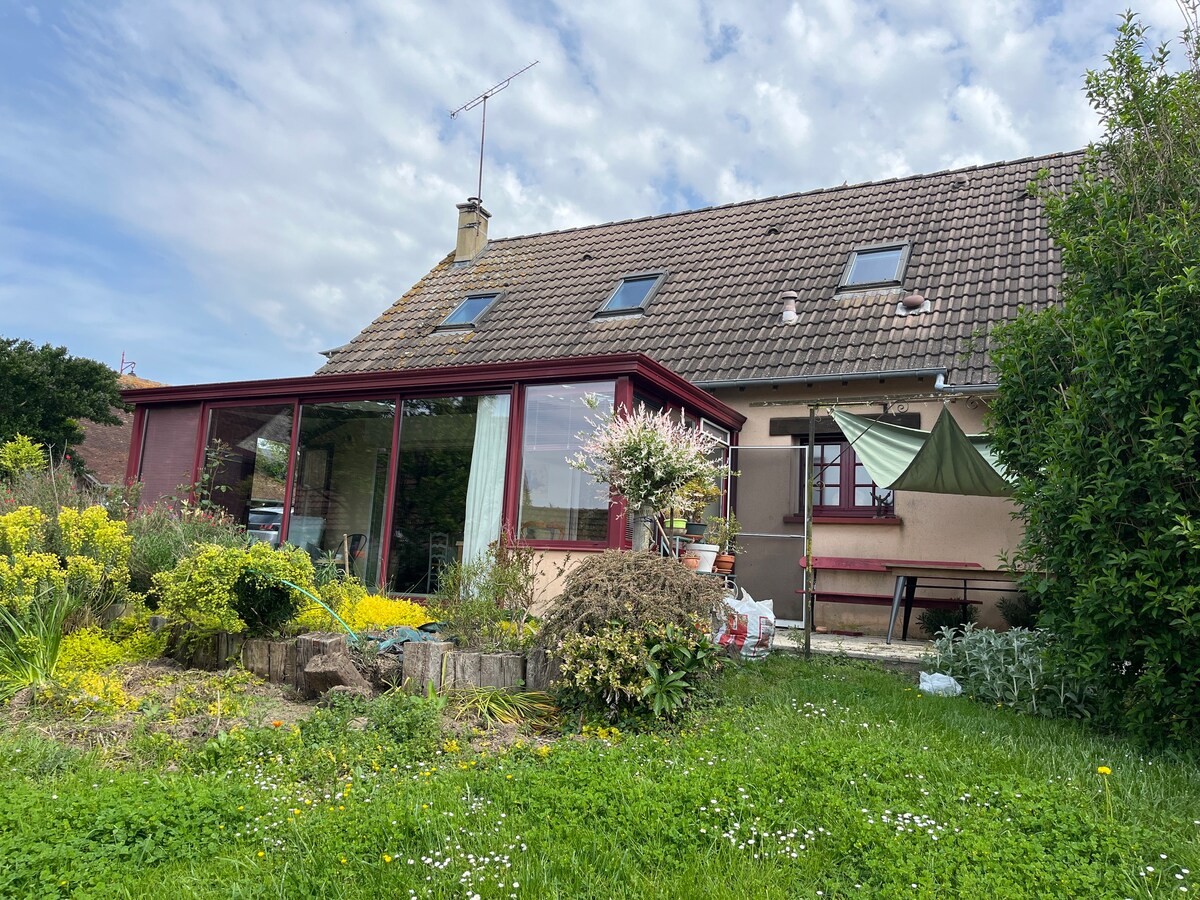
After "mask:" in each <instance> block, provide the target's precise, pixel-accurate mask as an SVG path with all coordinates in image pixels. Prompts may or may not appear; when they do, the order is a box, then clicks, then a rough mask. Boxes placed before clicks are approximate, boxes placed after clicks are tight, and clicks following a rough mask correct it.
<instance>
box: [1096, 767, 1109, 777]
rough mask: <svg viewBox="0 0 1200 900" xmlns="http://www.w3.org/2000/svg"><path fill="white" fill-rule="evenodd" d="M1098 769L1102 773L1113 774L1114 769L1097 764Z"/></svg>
mask: <svg viewBox="0 0 1200 900" xmlns="http://www.w3.org/2000/svg"><path fill="white" fill-rule="evenodd" d="M1096 771H1097V772H1099V773H1100V774H1101V775H1111V774H1112V769H1110V768H1109V767H1108V766H1097V767H1096Z"/></svg>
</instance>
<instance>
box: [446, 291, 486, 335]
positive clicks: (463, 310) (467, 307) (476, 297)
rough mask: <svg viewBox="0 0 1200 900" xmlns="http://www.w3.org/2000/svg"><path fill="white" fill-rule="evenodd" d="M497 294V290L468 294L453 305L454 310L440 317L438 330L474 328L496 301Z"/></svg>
mask: <svg viewBox="0 0 1200 900" xmlns="http://www.w3.org/2000/svg"><path fill="white" fill-rule="evenodd" d="M499 296H500V294H499V292H497V293H491V294H469V295H468V296H467V299H465V300H463V302H462V303H460V304H458V306H456V307H454V312H452V313H450V315H448V316H446V318H444V319H442V321H441V322H440V323H439V324H438V326H437V327H438V330H439V331H440V330H442V329H446V330H454V331H462V330H465V329H470V328H474V327H475V326H476V325H478V324H479V320H480V319H482V318H483V317H484V315H486V314H487V311H488V310H489V309H491V308H492V304H493V303H495V302H496V298H497V297H499Z"/></svg>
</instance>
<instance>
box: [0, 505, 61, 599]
mask: <svg viewBox="0 0 1200 900" xmlns="http://www.w3.org/2000/svg"><path fill="white" fill-rule="evenodd" d="M0 518H2V517H0ZM66 581H67V573H66V571H65V570H64V569H63V567H62V565H61V564H60V562H59V559H58V557H57V556H55V555H54V554H53V553H17V554H14V555H12V556H8V557H5V556H0V603H2V604H3V605H4V607H5V608H6V609H8V610H9V612H12V613H14V614H16V615H23V614H24V613H25V611H26V610H28V609H29V606H30V604H31V603H32V602H33V601H34V599H35V598H36V597H38V596H40V595H41V594H42V593H43V592H46V591H49V592H50V593H57V592H59V591H61V590H63V589H64V588H65V587H66Z"/></svg>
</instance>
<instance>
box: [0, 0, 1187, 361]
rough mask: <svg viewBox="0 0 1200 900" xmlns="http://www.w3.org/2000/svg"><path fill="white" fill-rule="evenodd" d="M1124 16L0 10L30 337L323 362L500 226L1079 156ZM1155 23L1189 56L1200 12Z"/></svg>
mask: <svg viewBox="0 0 1200 900" xmlns="http://www.w3.org/2000/svg"><path fill="white" fill-rule="evenodd" d="M1122 8H1123V7H1122V6H1121V5H1113V6H1111V7H1109V6H1106V4H1105V3H1104V2H1103V0H1062V2H1059V3H1033V2H1020V0H963V2H957V3H956V2H948V0H906V2H903V3H890V4H889V3H878V2H864V0H802V2H795V3H788V2H768V0H763V2H752V3H747V2H744V0H738V2H719V0H694V2H693V0H664V2H661V3H654V4H647V3H639V2H633V0H628V2H624V0H613V2H605V3H603V4H600V3H570V4H567V3H561V4H559V3H553V2H548V0H542V2H525V3H518V2H492V3H487V4H479V3H465V2H439V3H433V2H423V3H417V2H399V0H350V2H343V3H336V4H334V3H328V2H323V3H317V2H307V0H294V2H288V3H283V2H255V0H207V2H206V0H154V2H150V0H140V2H105V0H89V2H70V0H59V2H41V0H0V122H2V123H3V125H2V126H0V334H2V335H3V336H5V337H20V338H28V339H30V340H33V341H35V342H37V343H42V342H50V343H53V344H56V345H65V346H66V347H67V348H68V349H69V350H70V351H71V352H72V353H74V354H76V355H80V356H88V357H92V358H95V359H99V360H102V361H104V362H106V363H108V364H109V365H111V366H113V367H114V368H115V367H116V366H117V365H118V363H119V361H120V359H121V354H122V352H124V353H125V354H126V356H127V358H129V359H132V360H134V361H136V363H137V374H139V375H141V376H143V377H145V378H150V379H153V380H156V381H164V382H168V383H171V384H183V383H191V382H207V381H232V380H240V379H249V378H271V377H282V376H289V375H303V374H308V373H311V372H312V371H313V370H314V369H316V368H317V366H319V365H320V363H321V361H322V358H321V357H320V356H319V355H318V351H320V350H322V349H325V348H329V347H334V346H337V345H339V344H342V343H344V342H345V341H347V340H349V338H351V337H352V336H353V335H354V334H356V333H357V332H358V330H359V329H361V328H362V327H363V326H364V325H366V324H367V323H368V322H369V321H370V320H371V319H373V318H374V317H375V316H376V315H377V314H378V313H380V312H381V311H382V310H383V309H384V308H386V306H387V305H388V304H390V303H391V301H392V300H394V299H395V298H396V297H398V296H400V295H401V294H403V293H404V291H405V290H407V288H408V287H409V286H410V285H411V284H412V283H413V282H415V281H416V280H417V279H418V278H420V276H421V275H423V274H424V273H425V272H426V271H427V270H428V269H429V268H431V267H432V266H433V265H434V264H436V263H437V262H438V261H439V260H440V259H441V258H442V257H443V256H444V255H445V254H446V253H447V252H449V251H450V250H451V249H453V243H454V229H455V221H456V212H455V208H454V204H455V203H458V202H461V201H462V200H464V199H465V198H466V197H467V196H468V195H469V194H472V193H474V190H475V185H476V178H477V172H476V166H477V162H478V138H479V118H478V115H479V111H478V110H476V111H474V112H472V113H467V114H465V115H463V116H461V117H459V118H458V119H455V120H451V119H450V118H449V116H448V115H447V114H448V112H449V110H451V109H453V108H455V107H457V106H459V105H461V104H463V103H465V102H466V101H468V100H469V99H471V98H472V97H473V96H475V95H477V94H479V93H480V92H482V91H483V90H484V89H486V88H488V87H490V86H491V85H492V84H494V83H495V82H497V81H499V80H501V79H502V78H504V77H506V76H507V75H508V74H510V73H511V72H514V71H516V70H518V69H520V68H521V67H523V66H525V65H526V64H528V63H529V62H531V61H533V60H535V59H536V60H539V64H538V65H537V66H536V67H535V68H533V69H531V70H530V71H529V72H527V73H525V74H524V75H522V76H521V77H520V78H519V79H517V80H516V81H514V82H513V84H512V85H511V86H510V87H509V88H508V89H507V90H506V91H504V92H502V93H500V94H498V95H497V96H496V98H495V99H494V100H492V101H491V102H490V103H489V105H488V107H489V108H488V153H487V164H486V168H485V174H484V203H485V205H486V206H487V207H488V209H489V210H490V211H491V212H492V214H493V218H492V221H491V234H492V236H493V237H503V236H507V235H516V234H527V233H530V232H536V231H544V230H548V229H553V228H563V227H573V226H578V225H585V224H589V223H594V222H603V221H610V220H613V219H624V218H631V217H636V216H643V215H651V214H654V213H660V212H670V211H674V210H678V209H685V208H689V207H695V206H700V205H709V204H713V203H726V202H734V201H738V200H745V199H750V198H753V197H762V196H770V195H775V194H782V193H790V192H793V191H801V190H808V189H812V188H820V187H827V186H830V185H835V184H841V183H842V182H844V181H849V182H851V183H854V182H859V181H870V180H878V179H883V178H890V177H895V176H901V175H907V174H912V173H917V172H929V171H937V170H940V169H945V168H949V167H955V166H961V165H972V164H976V163H985V162H991V161H994V160H999V159H1015V158H1019V157H1023V156H1029V155H1033V154H1041V153H1049V152H1054V151H1059V150H1071V149H1076V148H1078V147H1080V146H1083V145H1084V144H1086V143H1087V141H1088V140H1090V139H1091V138H1093V137H1095V136H1096V133H1097V126H1096V120H1095V117H1094V115H1093V114H1092V112H1091V111H1090V110H1089V109H1088V107H1087V104H1086V101H1085V98H1084V96H1083V93H1082V90H1081V86H1082V76H1083V73H1084V71H1085V69H1087V68H1088V67H1096V66H1099V65H1101V64H1102V60H1103V54H1104V52H1105V51H1106V50H1107V49H1109V47H1110V46H1111V43H1112V32H1113V29H1114V27H1115V25H1116V23H1117V21H1118V14H1119V12H1120V10H1121V9H1122ZM1139 12H1140V13H1141V15H1142V18H1143V20H1144V21H1145V22H1147V23H1148V24H1150V25H1151V26H1153V27H1154V34H1155V35H1156V36H1157V37H1158V38H1159V39H1162V40H1167V39H1169V38H1171V37H1172V36H1174V35H1175V34H1176V33H1177V32H1178V31H1179V30H1180V29H1181V27H1182V25H1183V19H1182V16H1181V15H1180V13H1179V10H1178V8H1177V7H1176V5H1175V3H1174V0H1155V2H1154V3H1151V4H1144V5H1143V6H1142V7H1141V8H1140V10H1139Z"/></svg>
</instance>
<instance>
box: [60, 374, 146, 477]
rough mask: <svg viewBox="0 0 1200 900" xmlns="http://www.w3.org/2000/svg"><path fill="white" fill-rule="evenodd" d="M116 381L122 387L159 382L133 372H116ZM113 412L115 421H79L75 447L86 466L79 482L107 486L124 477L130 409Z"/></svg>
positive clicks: (126, 462) (129, 434) (127, 450)
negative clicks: (112, 422)
mask: <svg viewBox="0 0 1200 900" xmlns="http://www.w3.org/2000/svg"><path fill="white" fill-rule="evenodd" d="M117 384H118V385H119V386H120V388H121V390H122V391H129V390H135V389H137V388H147V387H161V386H162V385H161V384H159V382H157V381H150V380H149V379H148V378H139V377H138V376H137V375H133V374H122V375H120V376H118V378H117ZM113 414H114V415H115V416H116V417H117V418H118V419H120V423H119V424H117V425H98V424H97V423H95V422H92V421H91V420H89V419H84V420H82V421H81V422H80V423H79V425H80V427H81V428H82V429H83V440H82V441H81V442H80V443H79V445H78V446H77V447H76V448H75V450H76V452H77V453H78V455H79V456H80V457H81V458H82V459H83V461H84V464H85V465H86V466H87V469H86V471H85V472H84V474H83V476H82V482H81V483H83V484H87V485H90V486H92V487H110V486H112V485H120V484H121V483H122V482H123V481H124V480H125V470H126V467H127V466H128V464H129V442H130V437H131V436H132V434H133V413H131V412H126V411H124V410H115V411H114V413H113Z"/></svg>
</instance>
